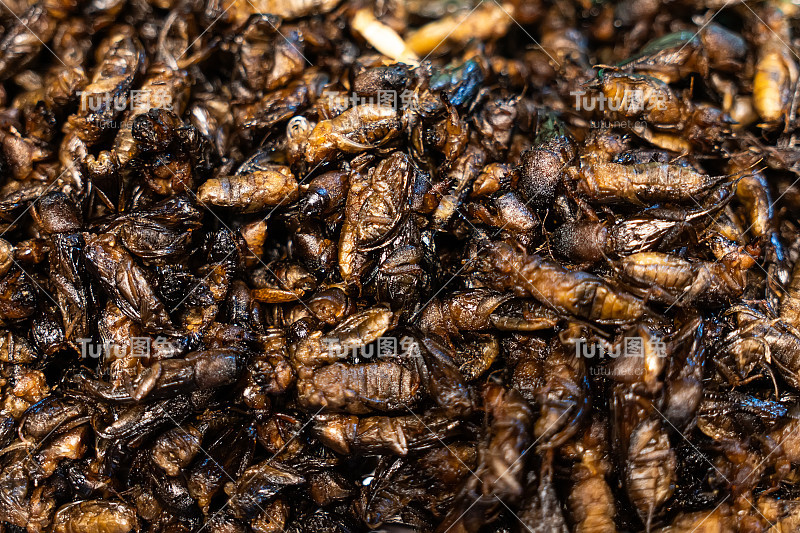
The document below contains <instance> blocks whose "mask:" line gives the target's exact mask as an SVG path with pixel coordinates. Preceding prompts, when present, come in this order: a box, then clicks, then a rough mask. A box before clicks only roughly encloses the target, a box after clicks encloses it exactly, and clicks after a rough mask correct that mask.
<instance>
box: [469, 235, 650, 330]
mask: <svg viewBox="0 0 800 533" xmlns="http://www.w3.org/2000/svg"><path fill="white" fill-rule="evenodd" d="M483 253H485V254H486V255H488V257H482V258H479V261H480V262H481V263H482V265H481V266H479V267H477V268H476V269H475V271H476V277H477V278H479V279H481V280H482V281H483V282H485V283H486V284H487V285H488V286H490V287H492V288H493V289H496V290H508V289H511V290H513V291H514V293H515V294H516V295H517V296H521V297H529V298H534V299H536V300H538V301H540V302H541V303H542V304H544V305H546V306H548V307H551V308H553V309H554V310H555V311H557V312H561V313H569V314H572V315H575V316H578V317H583V318H587V319H589V320H594V321H597V322H600V323H624V322H631V321H634V320H638V319H640V318H643V317H645V316H646V315H648V314H649V311H648V309H647V307H646V306H645V304H644V302H643V301H642V300H640V299H638V298H636V297H635V296H632V295H630V294H628V293H625V292H621V291H618V290H616V289H614V288H613V287H612V286H611V285H609V284H608V283H606V282H605V281H603V280H602V279H600V278H598V277H596V276H593V275H591V274H589V273H586V272H570V271H568V270H566V269H564V268H563V267H561V266H560V265H558V264H556V263H553V262H550V261H548V260H546V259H543V258H541V257H538V256H536V255H528V254H524V253H520V252H518V251H516V250H515V249H514V248H513V247H511V246H509V245H508V244H505V243H491V244H489V245H488V250H486V251H485V252H483Z"/></svg>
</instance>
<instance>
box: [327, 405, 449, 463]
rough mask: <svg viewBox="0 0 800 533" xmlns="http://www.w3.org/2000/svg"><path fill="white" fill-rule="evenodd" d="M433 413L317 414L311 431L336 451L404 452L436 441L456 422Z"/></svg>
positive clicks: (400, 453)
mask: <svg viewBox="0 0 800 533" xmlns="http://www.w3.org/2000/svg"><path fill="white" fill-rule="evenodd" d="M459 424H460V422H459V421H458V420H453V421H450V420H447V419H446V418H444V417H441V416H437V415H436V414H430V415H423V416H418V415H415V414H414V415H403V416H397V417H390V416H370V417H362V418H359V417H357V416H352V415H318V416H317V417H316V418H315V420H314V427H313V428H312V431H313V433H314V434H315V435H316V436H317V438H319V439H320V441H322V443H323V444H325V446H328V447H329V448H331V449H333V450H335V451H336V452H338V453H342V454H345V455H347V454H350V453H352V452H353V451H356V450H358V451H360V452H361V453H393V454H396V455H400V456H404V455H406V454H408V452H409V451H415V450H420V449H424V448H426V447H428V446H430V445H432V444H438V442H439V441H440V440H441V439H444V438H447V437H448V436H449V435H450V434H452V433H454V432H455V429H456V428H457V427H458V426H459Z"/></svg>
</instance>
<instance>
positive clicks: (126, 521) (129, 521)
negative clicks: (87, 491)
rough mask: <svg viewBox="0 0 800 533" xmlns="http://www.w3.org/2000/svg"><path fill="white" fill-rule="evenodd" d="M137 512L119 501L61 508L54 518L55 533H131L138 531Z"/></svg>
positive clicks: (89, 502) (95, 502)
mask: <svg viewBox="0 0 800 533" xmlns="http://www.w3.org/2000/svg"><path fill="white" fill-rule="evenodd" d="M138 529H139V521H138V520H137V518H136V511H135V510H134V509H133V508H132V507H130V506H129V505H127V504H125V503H122V502H118V501H113V500H110V501H104V500H89V501H83V502H76V503H70V504H67V505H65V506H63V507H61V508H60V509H59V510H58V512H57V513H56V515H55V518H53V531H54V532H55V533H89V532H90V531H106V532H108V533H129V532H132V531H138Z"/></svg>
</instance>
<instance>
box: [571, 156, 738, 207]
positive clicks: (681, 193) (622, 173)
mask: <svg viewBox="0 0 800 533" xmlns="http://www.w3.org/2000/svg"><path fill="white" fill-rule="evenodd" d="M567 174H568V175H569V177H570V178H571V179H572V180H574V182H575V184H576V185H577V188H578V191H580V192H582V193H584V194H586V195H587V196H588V197H589V199H590V200H591V201H596V202H601V203H619V202H628V203H632V204H636V205H643V204H650V203H653V202H683V203H686V202H691V201H692V200H695V201H699V199H700V198H701V197H702V196H703V194H704V193H706V192H708V191H709V190H710V189H711V188H712V187H713V186H714V185H716V184H718V183H720V182H721V181H723V180H726V179H728V177H727V176H707V175H705V174H701V173H699V172H697V171H695V170H692V169H691V168H686V167H682V166H678V165H668V164H663V163H643V164H638V165H620V164H618V163H594V164H588V165H581V166H580V167H570V168H568V169H567Z"/></svg>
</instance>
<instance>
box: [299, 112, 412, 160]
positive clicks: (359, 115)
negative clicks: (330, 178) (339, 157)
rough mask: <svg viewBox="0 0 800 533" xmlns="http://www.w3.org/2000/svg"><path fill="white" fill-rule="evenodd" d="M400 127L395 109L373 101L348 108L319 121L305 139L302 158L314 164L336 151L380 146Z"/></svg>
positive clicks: (368, 148) (394, 134)
mask: <svg viewBox="0 0 800 533" xmlns="http://www.w3.org/2000/svg"><path fill="white" fill-rule="evenodd" d="M399 130H400V121H399V118H398V114H397V110H395V109H394V108H393V107H388V106H381V105H377V104H363V105H359V106H356V107H353V108H350V109H348V110H347V111H345V112H344V113H342V114H341V115H339V116H337V117H335V118H332V119H330V120H323V121H321V122H319V123H318V124H317V125H316V126H315V127H314V129H313V130H311V132H310V133H309V134H308V137H307V138H306V140H305V146H306V149H305V160H306V162H308V163H309V164H310V165H318V164H320V163H322V162H323V161H325V160H326V159H328V158H331V157H332V156H334V155H336V153H337V151H341V152H345V153H349V154H358V153H360V152H365V151H367V150H370V149H372V148H377V147H379V146H382V145H384V144H386V143H387V142H389V141H390V140H392V139H393V138H394V137H396V136H397V135H398V133H399Z"/></svg>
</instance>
